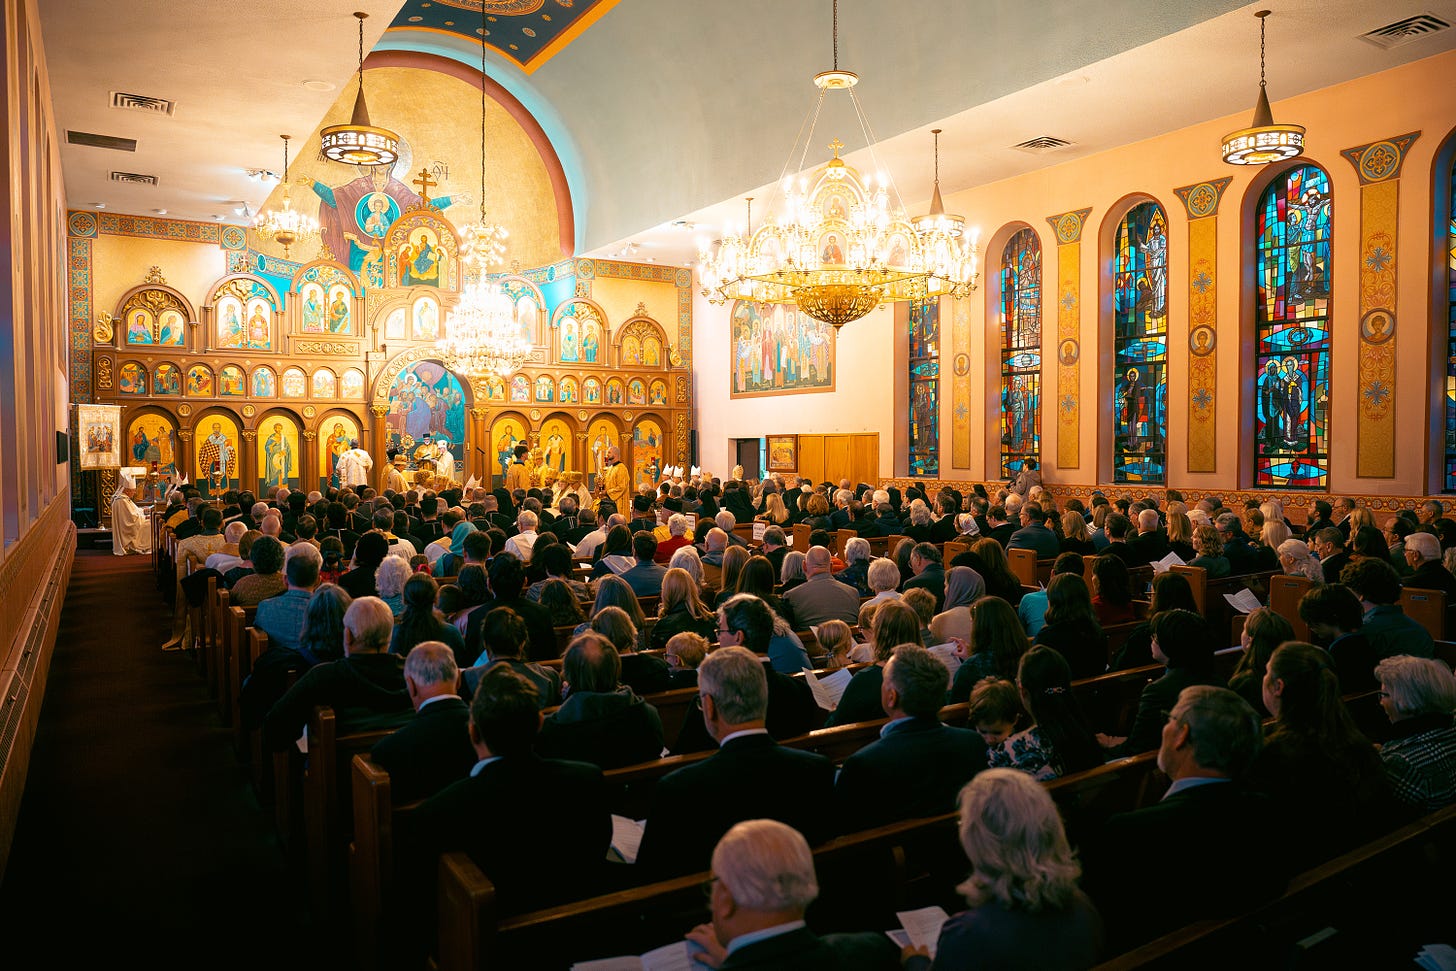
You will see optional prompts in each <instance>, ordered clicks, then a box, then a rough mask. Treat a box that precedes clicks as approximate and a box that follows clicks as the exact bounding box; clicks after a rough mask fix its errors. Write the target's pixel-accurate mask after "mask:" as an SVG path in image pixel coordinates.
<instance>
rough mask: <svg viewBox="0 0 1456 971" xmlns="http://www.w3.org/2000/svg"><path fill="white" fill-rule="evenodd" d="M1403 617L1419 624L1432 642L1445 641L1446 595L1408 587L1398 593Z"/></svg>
mask: <svg viewBox="0 0 1456 971" xmlns="http://www.w3.org/2000/svg"><path fill="white" fill-rule="evenodd" d="M1400 607H1401V609H1402V610H1404V611H1405V615H1406V616H1407V617H1409V618H1410V619H1411V620H1414V621H1415V622H1416V623H1418V624H1420V625H1421V626H1422V627H1424V628H1425V629H1426V631H1427V632H1428V633H1429V634H1430V635H1431V637H1432V639H1433V640H1438V641H1441V640H1445V639H1446V594H1445V593H1444V592H1442V591H1440V590H1421V589H1418V588H1416V587H1410V588H1408V589H1405V590H1402V591H1401V592H1400Z"/></svg>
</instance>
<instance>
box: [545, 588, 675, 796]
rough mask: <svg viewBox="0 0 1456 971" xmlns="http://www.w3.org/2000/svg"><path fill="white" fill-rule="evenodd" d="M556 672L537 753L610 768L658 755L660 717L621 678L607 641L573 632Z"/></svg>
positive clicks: (618, 660) (619, 663) (617, 660)
mask: <svg viewBox="0 0 1456 971" xmlns="http://www.w3.org/2000/svg"><path fill="white" fill-rule="evenodd" d="M612 609H616V608H612ZM653 660H658V659H656V658H654V659H653ZM659 663H661V662H660V661H659ZM561 673H562V685H563V692H564V696H563V697H562V699H561V707H559V708H557V709H556V710H555V711H554V712H552V713H551V714H549V715H547V716H546V718H545V720H544V721H543V722H542V724H541V732H540V735H539V737H538V738H537V740H536V749H537V751H538V752H540V753H541V754H542V755H543V756H546V757H548V758H563V759H574V760H576V761H579V762H590V763H592V764H593V765H597V766H600V767H601V768H603V769H611V768H617V767H620V766H624V765H635V764H637V763H639V762H647V761H651V760H652V759H655V758H657V757H658V755H660V754H661V753H662V751H663V733H662V719H661V718H660V717H659V716H658V713H657V709H656V708H654V707H653V706H652V705H650V704H648V703H647V702H645V701H643V699H642V697H641V694H639V693H638V692H637V691H635V690H633V688H632V687H631V685H629V684H627V683H626V682H625V681H624V680H623V676H622V658H621V656H620V655H619V654H618V652H617V649H616V648H615V647H613V646H612V642H611V641H610V640H609V639H607V638H606V637H604V636H603V635H601V634H597V633H593V632H588V633H586V634H579V635H577V636H576V637H575V638H573V639H572V642H571V646H570V647H568V648H567V649H566V656H565V657H564V658H563V659H562V668H561ZM663 687H664V688H666V679H665V678H664V679H663Z"/></svg>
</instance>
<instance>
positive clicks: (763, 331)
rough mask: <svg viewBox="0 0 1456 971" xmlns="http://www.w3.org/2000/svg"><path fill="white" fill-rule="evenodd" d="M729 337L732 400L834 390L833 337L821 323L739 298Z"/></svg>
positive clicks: (796, 311)
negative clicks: (791, 392)
mask: <svg viewBox="0 0 1456 971" xmlns="http://www.w3.org/2000/svg"><path fill="white" fill-rule="evenodd" d="M730 334H731V337H730V341H731V343H730V345H729V350H730V353H729V361H730V364H731V366H732V369H733V373H732V375H731V381H730V383H729V389H728V390H729V394H730V396H731V397H734V398H742V397H750V396H755V395H765V394H778V393H780V392H784V391H833V390H834V334H833V329H832V328H831V327H830V326H829V325H828V324H826V323H824V322H823V321H819V320H815V319H813V318H812V317H810V316H809V315H808V314H804V313H801V312H800V311H798V310H796V309H793V308H789V307H784V306H780V305H774V306H772V307H760V306H757V305H755V304H752V303H748V302H745V301H742V300H740V301H736V302H735V303H734V304H733V314H732V325H731V328H730Z"/></svg>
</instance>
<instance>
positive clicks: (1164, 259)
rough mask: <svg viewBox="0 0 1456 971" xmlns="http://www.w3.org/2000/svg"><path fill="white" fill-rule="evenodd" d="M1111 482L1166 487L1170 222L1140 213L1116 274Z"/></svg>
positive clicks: (1130, 224) (1121, 239) (1127, 225)
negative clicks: (1113, 433)
mask: <svg viewBox="0 0 1456 971" xmlns="http://www.w3.org/2000/svg"><path fill="white" fill-rule="evenodd" d="M1112 285H1113V293H1112V315H1113V316H1112V321H1113V343H1112V353H1113V362H1114V363H1113V367H1114V369H1115V373H1114V375H1113V387H1114V388H1115V389H1116V391H1115V394H1116V397H1115V399H1114V401H1113V419H1114V424H1115V427H1116V433H1115V435H1114V438H1113V444H1112V481H1114V482H1163V481H1164V477H1165V475H1166V466H1167V459H1168V217H1167V216H1166V215H1165V214H1164V213H1163V207H1162V206H1160V205H1158V204H1157V203H1156V202H1144V203H1141V204H1139V205H1136V206H1133V207H1132V209H1131V210H1129V211H1128V214H1127V215H1126V216H1125V217H1123V220H1122V222H1121V223H1120V224H1118V227H1117V254H1116V262H1115V264H1114V266H1113V281H1112Z"/></svg>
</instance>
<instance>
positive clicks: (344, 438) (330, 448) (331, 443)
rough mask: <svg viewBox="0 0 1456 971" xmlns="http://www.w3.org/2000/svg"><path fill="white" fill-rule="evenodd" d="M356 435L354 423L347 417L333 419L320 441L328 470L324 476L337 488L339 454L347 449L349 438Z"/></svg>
mask: <svg viewBox="0 0 1456 971" xmlns="http://www.w3.org/2000/svg"><path fill="white" fill-rule="evenodd" d="M356 435H358V431H357V429H355V428H354V423H353V422H352V421H349V420H348V419H343V418H340V419H335V420H334V423H333V426H332V427H331V428H330V429H329V433H328V435H326V436H325V437H324V439H323V441H322V442H321V445H322V448H323V458H324V462H325V463H326V464H325V466H324V468H325V469H327V470H328V474H327V476H326V478H327V480H328V484H329V485H331V486H333V487H334V488H335V489H337V488H338V487H339V486H340V485H342V482H341V481H340V479H339V456H340V455H343V454H344V453H345V452H347V451H348V450H349V439H351V438H353V437H355V436H356Z"/></svg>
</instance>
